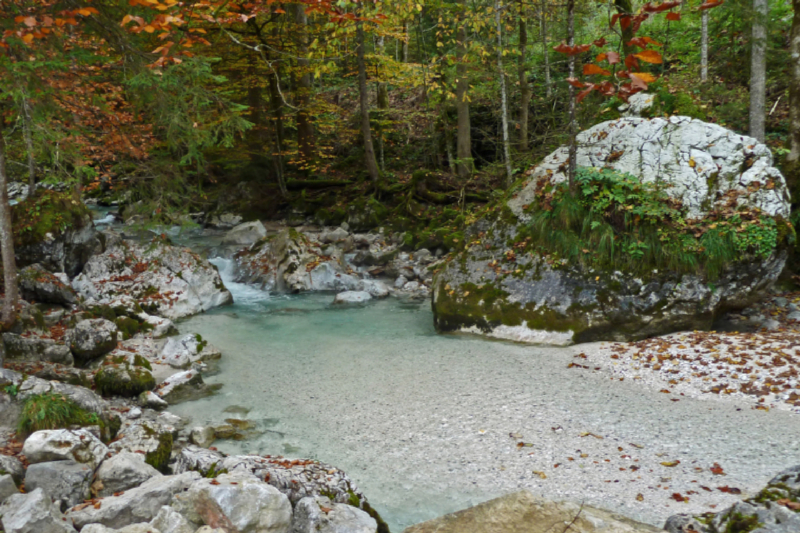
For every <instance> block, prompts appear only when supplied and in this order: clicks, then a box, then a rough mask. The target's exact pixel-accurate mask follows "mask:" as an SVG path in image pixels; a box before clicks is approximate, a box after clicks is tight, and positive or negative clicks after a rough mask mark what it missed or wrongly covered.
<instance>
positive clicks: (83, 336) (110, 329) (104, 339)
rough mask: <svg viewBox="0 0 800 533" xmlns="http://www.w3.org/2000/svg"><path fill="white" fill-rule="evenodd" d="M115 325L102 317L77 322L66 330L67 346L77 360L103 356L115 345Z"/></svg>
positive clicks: (116, 335) (117, 331)
mask: <svg viewBox="0 0 800 533" xmlns="http://www.w3.org/2000/svg"><path fill="white" fill-rule="evenodd" d="M118 336H119V330H118V329H117V325H116V324H114V323H113V322H111V321H110V320H106V319H104V318H94V319H90V320H83V321H81V322H78V323H77V324H76V325H75V327H74V328H72V329H70V330H69V331H68V332H67V340H68V342H69V347H70V349H71V350H72V353H73V354H74V355H75V358H76V359H77V360H78V361H89V360H91V359H96V358H98V357H100V356H103V355H105V354H107V353H109V352H110V351H112V350H113V349H114V348H116V347H117V338H118Z"/></svg>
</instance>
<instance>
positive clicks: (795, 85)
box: [783, 0, 800, 201]
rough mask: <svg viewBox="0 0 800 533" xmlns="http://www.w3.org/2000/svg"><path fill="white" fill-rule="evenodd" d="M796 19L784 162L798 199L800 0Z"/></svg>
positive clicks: (792, 192)
mask: <svg viewBox="0 0 800 533" xmlns="http://www.w3.org/2000/svg"><path fill="white" fill-rule="evenodd" d="M792 5H793V6H794V19H792V33H791V37H790V40H789V52H790V57H791V61H792V63H791V65H790V66H789V70H790V72H791V80H790V82H789V154H788V155H787V156H786V160H785V162H784V165H783V168H784V175H785V176H786V183H787V185H788V186H789V192H790V193H791V195H792V200H793V201H796V198H797V187H798V185H800V0H793V1H792Z"/></svg>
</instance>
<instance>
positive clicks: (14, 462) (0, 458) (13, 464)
mask: <svg viewBox="0 0 800 533" xmlns="http://www.w3.org/2000/svg"><path fill="white" fill-rule="evenodd" d="M0 472H2V473H3V474H4V475H9V476H11V479H13V480H14V483H16V484H17V485H19V484H20V483H22V480H23V479H25V467H23V466H22V462H21V461H20V460H19V459H17V458H16V457H11V456H10V455H0Z"/></svg>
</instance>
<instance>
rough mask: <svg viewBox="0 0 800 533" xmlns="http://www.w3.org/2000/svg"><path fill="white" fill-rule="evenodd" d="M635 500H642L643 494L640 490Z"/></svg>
mask: <svg viewBox="0 0 800 533" xmlns="http://www.w3.org/2000/svg"><path fill="white" fill-rule="evenodd" d="M636 501H637V502H643V501H644V495H642V493H641V492H640V493H639V494H637V495H636Z"/></svg>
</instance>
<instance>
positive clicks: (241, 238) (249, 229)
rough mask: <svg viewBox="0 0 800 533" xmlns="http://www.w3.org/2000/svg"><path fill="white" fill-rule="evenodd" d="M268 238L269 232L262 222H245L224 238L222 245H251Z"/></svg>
mask: <svg viewBox="0 0 800 533" xmlns="http://www.w3.org/2000/svg"><path fill="white" fill-rule="evenodd" d="M266 236H267V230H266V229H265V228H264V224H262V223H261V221H259V220H256V221H253V222H245V223H244V224H239V225H238V226H236V227H235V228H233V229H232V230H230V231H229V232H228V233H226V234H225V236H224V237H223V238H222V244H223V245H228V244H237V245H250V244H253V243H254V242H256V241H257V240H259V239H263V238H264V237H266Z"/></svg>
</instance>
